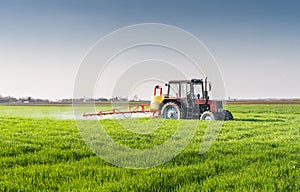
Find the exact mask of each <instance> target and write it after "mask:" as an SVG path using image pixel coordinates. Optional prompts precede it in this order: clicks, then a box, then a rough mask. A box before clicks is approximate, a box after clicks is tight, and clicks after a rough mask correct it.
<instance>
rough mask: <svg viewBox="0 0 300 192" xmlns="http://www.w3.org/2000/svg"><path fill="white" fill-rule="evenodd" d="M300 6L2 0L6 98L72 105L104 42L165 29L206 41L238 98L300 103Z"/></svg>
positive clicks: (264, 0) (1, 74)
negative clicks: (138, 28)
mask: <svg viewBox="0 0 300 192" xmlns="http://www.w3.org/2000/svg"><path fill="white" fill-rule="evenodd" d="M299 8H300V2H299V1H296V0H295V1H291V0H287V1H284V0H282V1H276V0H260V1H259V0H252V1H250V0H227V1H224V0H210V1H209V0H207V1H201V0H200V1H170V0H165V1H132V0H128V1H83V0H82V1H81V0H77V1H71V0H69V1H64V0H62V1H56V0H52V1H37V0H35V1H33V0H28V1H21V0H18V1H17V0H11V1H8V0H6V1H5V0H3V1H0V66H1V70H0V82H1V86H0V95H3V96H5V95H12V96H16V97H21V96H34V97H41V98H50V99H56V98H57V99H58V98H70V97H72V94H73V84H74V80H75V76H76V72H77V69H78V67H79V65H80V63H81V61H82V59H83V58H84V56H85V55H86V53H87V51H88V49H89V48H90V47H91V46H92V45H93V44H94V43H95V42H96V41H97V40H98V39H99V38H101V37H103V36H104V35H106V34H108V33H110V32H112V31H114V30H116V29H118V28H120V27H125V26H128V25H132V24H137V23H145V22H146V23H149V22H156V23H165V24H170V25H174V26H178V27H180V28H183V29H184V30H186V31H189V32H190V33H192V34H194V35H195V36H196V37H198V38H199V39H200V40H201V41H202V42H203V43H204V44H205V45H206V46H207V47H208V49H209V50H210V51H211V53H212V54H213V55H214V57H215V58H216V60H217V62H218V64H219V66H220V69H221V72H222V74H223V79H224V83H225V88H226V95H227V96H230V97H234V98H236V97H237V98H263V97H275V98H290V97H297V98H299V97H300V88H299V86H298V83H299V82H300V76H299V75H298V73H299V68H300V65H299V63H300V54H299V53H300V22H299V20H300V12H299Z"/></svg>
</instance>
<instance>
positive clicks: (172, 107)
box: [161, 102, 180, 119]
mask: <svg viewBox="0 0 300 192" xmlns="http://www.w3.org/2000/svg"><path fill="white" fill-rule="evenodd" d="M161 117H162V118H165V119H180V108H179V106H178V105H177V104H176V103H174V102H168V103H166V104H164V105H163V106H162V108H161Z"/></svg>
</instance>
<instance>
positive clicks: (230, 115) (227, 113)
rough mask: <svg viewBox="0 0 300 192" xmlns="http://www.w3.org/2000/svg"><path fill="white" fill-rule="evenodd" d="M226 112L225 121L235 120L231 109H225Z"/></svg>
mask: <svg viewBox="0 0 300 192" xmlns="http://www.w3.org/2000/svg"><path fill="white" fill-rule="evenodd" d="M224 113H225V116H224V121H229V120H233V115H232V113H231V112H230V111H228V110H224Z"/></svg>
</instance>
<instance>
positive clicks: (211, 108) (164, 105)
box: [151, 78, 233, 120]
mask: <svg viewBox="0 0 300 192" xmlns="http://www.w3.org/2000/svg"><path fill="white" fill-rule="evenodd" d="M166 86H167V87H168V92H167V94H164V95H163V94H162V88H161V87H160V86H156V87H155V90H154V96H153V97H152V99H151V109H153V110H159V111H160V116H161V117H162V118H166V119H200V120H233V116H232V114H231V112H230V111H228V110H224V109H223V104H222V101H216V100H210V99H209V95H208V92H209V91H210V90H211V85H210V83H208V82H207V78H206V79H204V80H203V79H191V80H172V81H169V83H167V84H166ZM157 89H159V90H160V92H159V95H157V94H156V92H157V91H156V90H157Z"/></svg>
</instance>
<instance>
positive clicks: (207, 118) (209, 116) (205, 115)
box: [200, 111, 215, 121]
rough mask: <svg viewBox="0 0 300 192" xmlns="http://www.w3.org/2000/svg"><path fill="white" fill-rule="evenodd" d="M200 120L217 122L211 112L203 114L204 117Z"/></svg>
mask: <svg viewBox="0 0 300 192" xmlns="http://www.w3.org/2000/svg"><path fill="white" fill-rule="evenodd" d="M200 120H204V121H211V120H215V116H214V114H213V113H212V112H210V111H205V112H204V113H202V115H201V116H200Z"/></svg>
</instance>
